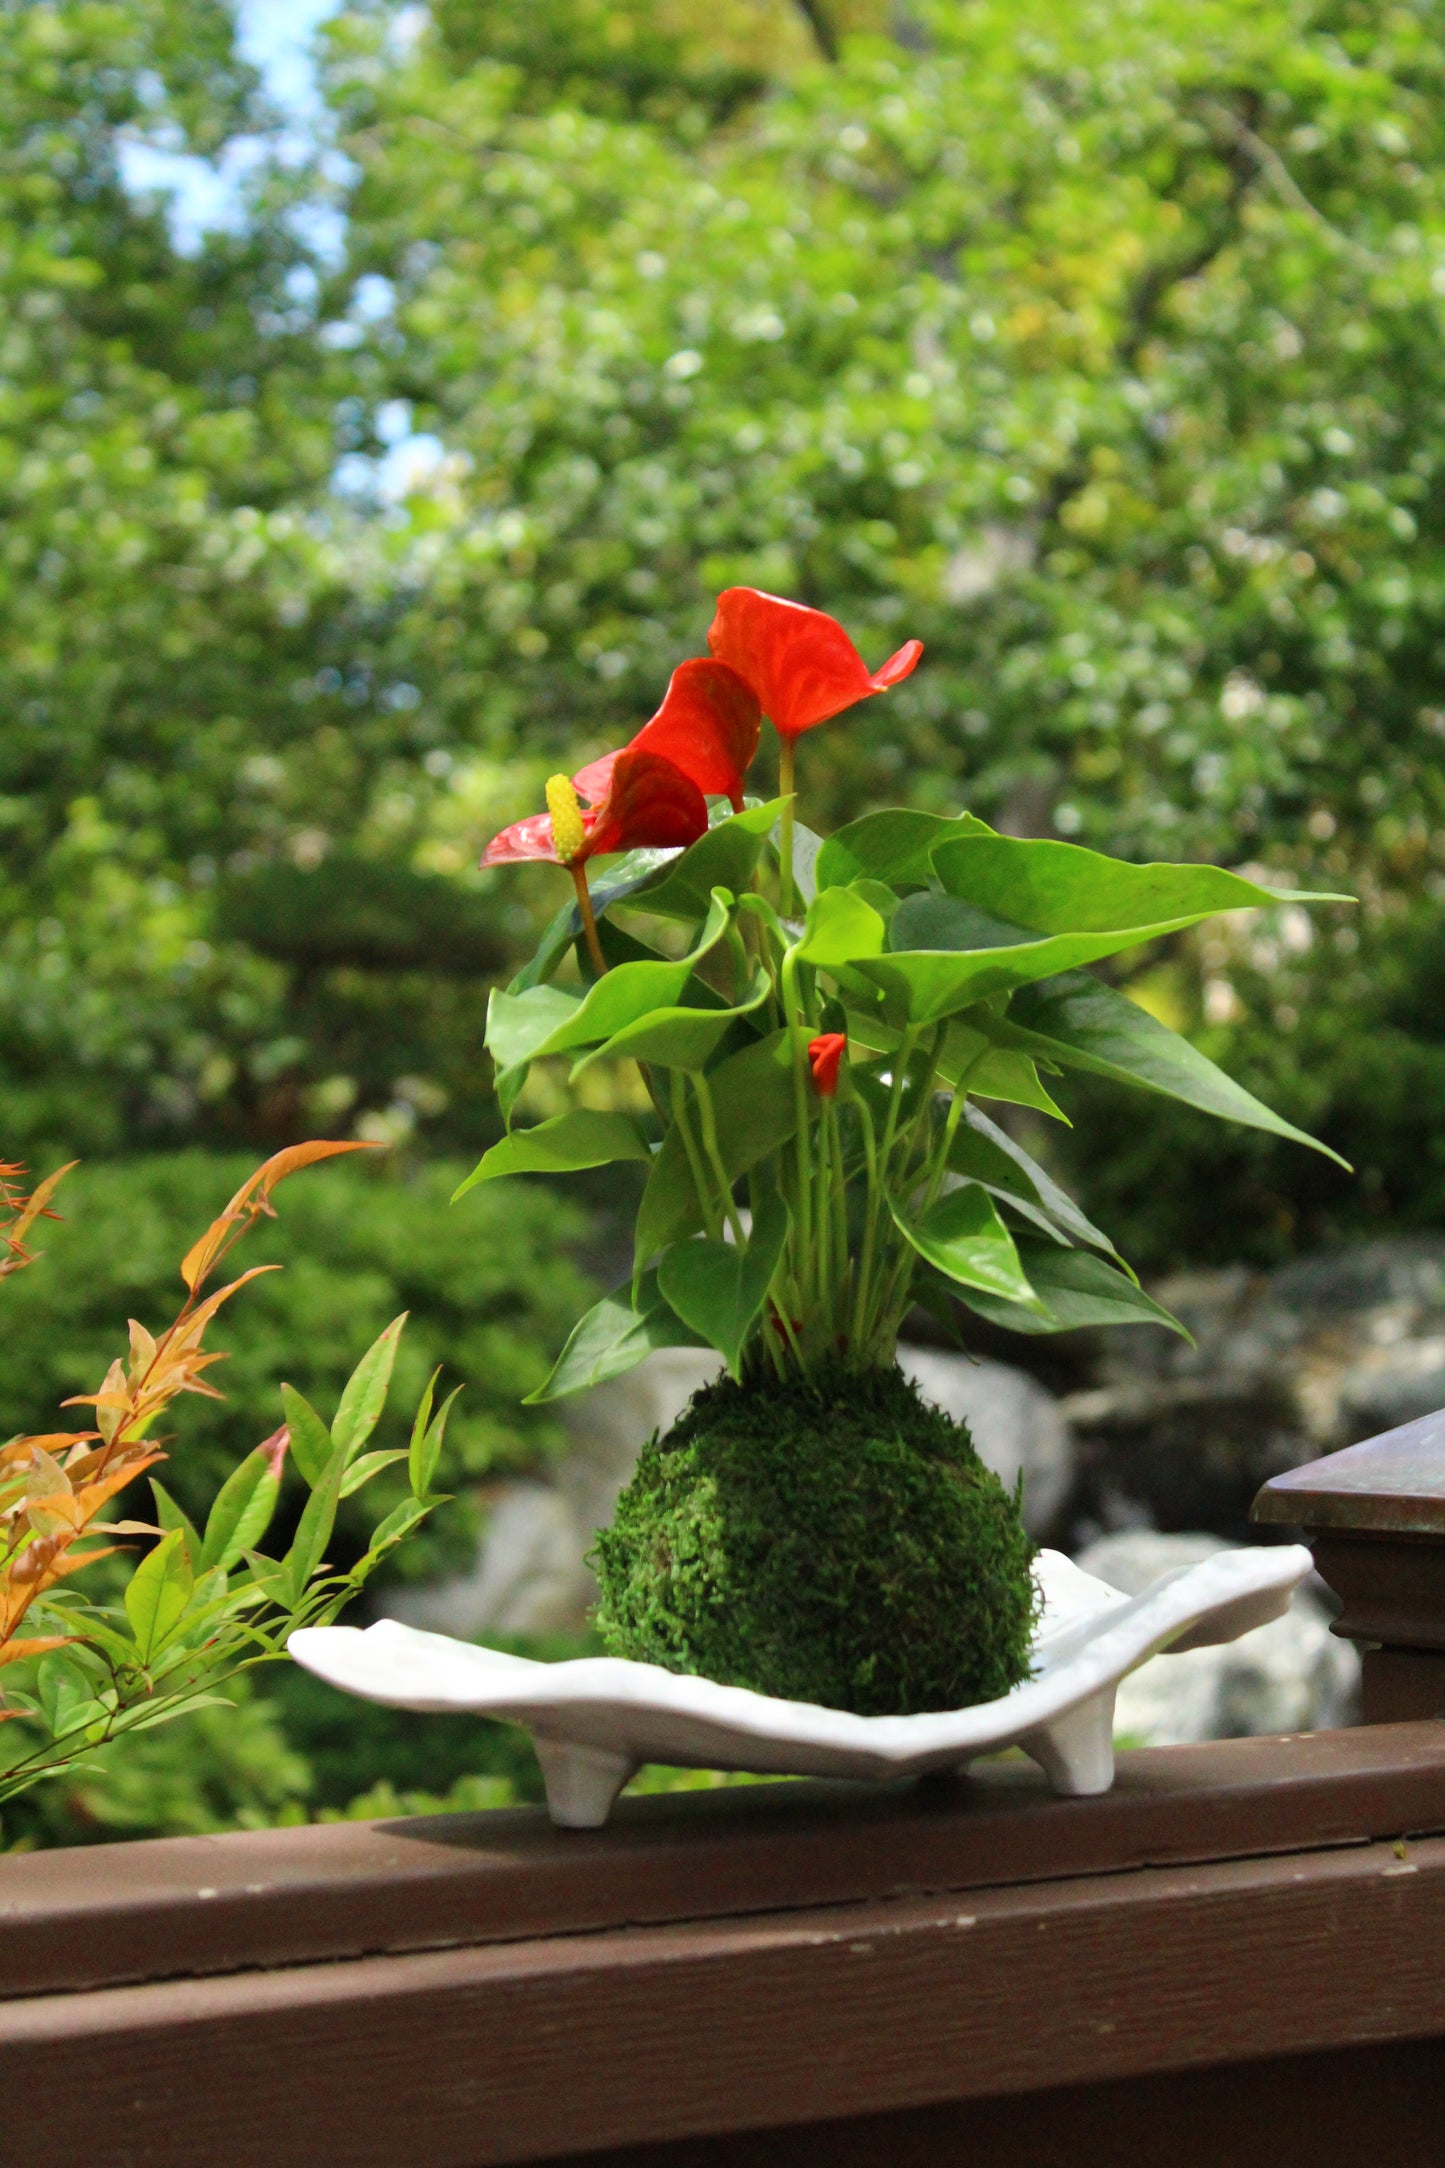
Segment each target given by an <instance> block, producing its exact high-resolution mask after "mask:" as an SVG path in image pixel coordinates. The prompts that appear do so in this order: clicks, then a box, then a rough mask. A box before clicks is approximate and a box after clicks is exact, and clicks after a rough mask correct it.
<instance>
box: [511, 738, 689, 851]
mask: <svg viewBox="0 0 1445 2168" xmlns="http://www.w3.org/2000/svg"><path fill="white" fill-rule="evenodd" d="M603 766H604V763H603V762H601V761H596V762H594V763H593V767H594V768H601V767H603ZM605 766H606V769H607V774H606V776H605V777H604V778H603V789H602V793H601V796H600V798H599V800H598V802H597V803H596V804H595V805H589V806H581V805H579V804H578V802H577V793H578V790H579V789H580V790H582V792H583V793H584V795H585V794H587V786H586V779H587V777H588V776H589V773H590V771H589V770H588V769H585V768H584V769H583V770H582V772H581V774H580V775H578V776H577V777H576V779H575V782H569V781H568V779H567V777H566V776H565V775H554V776H553V777H552V779H551V781H550V782H549V783H548V785H547V807H548V810H547V811H546V812H545V813H529V814H528V815H527V818H526V819H525V820H521V821H513V823H512V825H511V827H510V828H504V829H503V830H502V832H501V834H500V835H499V836H493V838H492V840H491V842H490V843H489V844H488V845H487V847H486V849H485V851H483V853H482V864H483V865H484V866H504V865H510V864H512V863H513V862H514V861H515V860H518V859H523V858H541V859H545V860H546V861H547V862H548V864H550V865H554V866H585V865H586V863H587V861H588V859H589V858H596V857H598V856H599V855H600V854H602V853H604V852H607V851H633V850H641V849H644V848H652V849H659V850H660V849H666V848H668V847H669V846H671V845H674V844H684V843H695V842H696V841H697V839H698V837H699V836H700V835H704V834H706V832H707V806H706V804H705V803H704V800H703V795H702V792H701V790H700V789H699V788H698V786H697V784H696V783H695V782H694V781H693V780H692V778H691V777H690V776H687V775H684V774H683V772H682V770H681V769H680V768H679V767H677V766H676V764H675V763H674V762H673V761H670V760H666V759H664V758H663V756H662V755H661V754H660V753H653V752H644V751H642V750H640V749H638V748H635V747H633V746H630V745H629V746H625V747H624V748H623V750H622V751H621V752H620V753H611V754H609V755H608V757H607V760H606V763H605Z"/></svg>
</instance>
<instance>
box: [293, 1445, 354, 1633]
mask: <svg viewBox="0 0 1445 2168" xmlns="http://www.w3.org/2000/svg"><path fill="white" fill-rule="evenodd" d="M347 1459H348V1453H347V1447H346V1445H345V1443H344V1442H338V1443H337V1445H336V1448H335V1450H334V1452H333V1453H332V1455H331V1458H330V1460H329V1461H328V1462H327V1463H326V1467H325V1469H324V1471H323V1472H322V1476H321V1480H320V1482H319V1483H318V1484H317V1485H316V1487H315V1489H314V1490H313V1491H312V1493H311V1496H310V1497H309V1498H308V1499H307V1501H306V1506H305V1510H304V1511H303V1513H302V1515H301V1519H300V1522H299V1524H298V1526H297V1529H296V1535H295V1538H294V1540H293V1542H292V1545H291V1548H290V1550H289V1551H288V1552H287V1553H286V1556H285V1558H284V1559H283V1560H282V1561H281V1568H282V1571H281V1594H280V1596H279V1597H278V1599H277V1600H278V1601H282V1602H285V1603H286V1604H288V1605H289V1607H290V1608H291V1609H292V1610H294V1609H295V1608H296V1605H297V1604H298V1603H299V1602H300V1601H301V1598H302V1596H303V1595H304V1594H305V1592H306V1585H307V1583H308V1582H309V1581H310V1579H311V1576H312V1575H313V1574H314V1573H315V1571H316V1569H317V1567H318V1566H319V1565H320V1563H321V1559H322V1555H323V1553H324V1552H325V1549H326V1546H327V1544H328V1543H329V1542H330V1541H331V1531H332V1529H333V1528H334V1527H335V1525H336V1507H337V1503H338V1501H339V1499H340V1497H341V1485H342V1483H343V1481H344V1480H345V1476H346V1466H347Z"/></svg>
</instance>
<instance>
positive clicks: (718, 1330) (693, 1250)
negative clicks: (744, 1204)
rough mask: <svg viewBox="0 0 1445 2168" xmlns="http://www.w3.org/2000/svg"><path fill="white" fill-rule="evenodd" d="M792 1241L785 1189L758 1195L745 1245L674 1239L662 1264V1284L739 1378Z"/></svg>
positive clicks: (659, 1278) (684, 1316) (689, 1322)
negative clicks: (749, 1343) (751, 1337)
mask: <svg viewBox="0 0 1445 2168" xmlns="http://www.w3.org/2000/svg"><path fill="white" fill-rule="evenodd" d="M787 1239H788V1208H787V1205H786V1204H785V1203H784V1201H783V1198H782V1195H781V1193H780V1192H779V1191H778V1190H776V1189H768V1190H767V1191H765V1192H764V1194H763V1195H762V1197H760V1199H759V1206H758V1211H757V1214H756V1216H755V1218H754V1220H753V1231H752V1234H751V1236H750V1237H749V1239H748V1242H747V1244H746V1247H744V1248H742V1249H739V1248H738V1246H737V1245H736V1243H732V1242H710V1241H706V1240H698V1241H692V1242H675V1243H674V1244H673V1246H672V1248H671V1249H670V1250H667V1251H666V1252H664V1254H663V1257H662V1260H661V1262H660V1263H659V1265H658V1268H657V1284H658V1287H659V1288H660V1289H661V1291H662V1293H663V1295H664V1296H665V1297H666V1299H667V1301H668V1302H669V1303H670V1304H671V1305H672V1308H673V1309H674V1310H675V1311H676V1313H677V1315H678V1316H679V1317H680V1318H681V1319H682V1321H683V1323H684V1324H685V1325H690V1326H691V1327H692V1329H693V1331H694V1332H697V1333H700V1334H701V1336H702V1338H703V1339H704V1340H705V1341H706V1343H707V1345H708V1346H709V1347H715V1348H716V1349H717V1351H718V1353H719V1354H720V1355H721V1356H722V1358H723V1360H724V1361H725V1362H726V1364H727V1366H728V1368H729V1370H731V1372H732V1374H733V1376H734V1377H737V1376H738V1375H739V1372H740V1364H741V1360H742V1352H743V1348H744V1346H745V1345H746V1342H747V1339H748V1335H749V1334H750V1333H751V1331H752V1329H753V1326H754V1325H755V1324H756V1323H757V1320H758V1316H759V1314H760V1312H761V1310H762V1307H763V1304H764V1302H765V1301H766V1300H767V1294H768V1289H769V1288H770V1287H771V1286H772V1284H773V1275H774V1274H775V1273H776V1271H777V1269H778V1264H779V1261H780V1260H781V1258H782V1254H783V1246H784V1244H785V1243H786V1241H787Z"/></svg>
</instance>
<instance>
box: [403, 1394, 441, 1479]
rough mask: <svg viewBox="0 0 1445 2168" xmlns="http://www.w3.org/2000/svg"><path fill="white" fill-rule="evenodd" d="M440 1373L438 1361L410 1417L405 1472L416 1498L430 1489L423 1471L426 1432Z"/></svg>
mask: <svg viewBox="0 0 1445 2168" xmlns="http://www.w3.org/2000/svg"><path fill="white" fill-rule="evenodd" d="M441 1374H442V1366H441V1364H440V1363H438V1364H437V1366H436V1368H435V1370H433V1372H432V1374H431V1376H430V1377H429V1378H428V1379H427V1381H426V1391H425V1392H424V1393H423V1394H422V1396H421V1399H420V1400H419V1401H418V1402H417V1406H416V1414H415V1415H414V1416H413V1418H412V1425H411V1438H410V1441H409V1443H408V1446H407V1474H408V1480H409V1481H410V1483H411V1487H412V1490H413V1492H414V1493H415V1495H416V1496H417V1497H418V1498H425V1496H426V1494H427V1492H428V1491H429V1490H430V1489H431V1481H430V1478H429V1477H427V1476H426V1475H425V1474H424V1472H423V1471H424V1468H425V1456H426V1434H427V1428H428V1425H429V1424H430V1422H431V1411H432V1403H433V1401H434V1400H435V1398H436V1389H437V1379H438V1378H439V1377H440V1376H441Z"/></svg>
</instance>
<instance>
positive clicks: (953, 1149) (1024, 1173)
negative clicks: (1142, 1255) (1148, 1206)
mask: <svg viewBox="0 0 1445 2168" xmlns="http://www.w3.org/2000/svg"><path fill="white" fill-rule="evenodd" d="M948 1164H949V1167H950V1169H951V1170H952V1172H953V1173H955V1174H962V1175H967V1176H968V1177H969V1179H970V1180H971V1181H974V1182H979V1183H982V1185H983V1187H984V1188H985V1189H988V1190H990V1191H992V1192H993V1194H994V1195H995V1196H1004V1197H1007V1198H1009V1199H1011V1200H1012V1201H1013V1202H1014V1203H1015V1204H1017V1205H1019V1206H1020V1207H1021V1208H1022V1209H1024V1210H1025V1211H1026V1212H1030V1213H1032V1212H1034V1211H1038V1212H1041V1213H1042V1214H1043V1215H1044V1216H1045V1217H1046V1218H1047V1219H1048V1220H1049V1221H1050V1222H1052V1223H1053V1225H1054V1226H1056V1227H1058V1228H1059V1229H1060V1230H1061V1231H1062V1232H1063V1233H1064V1234H1065V1235H1066V1236H1067V1237H1068V1239H1069V1240H1070V1241H1071V1242H1082V1243H1084V1244H1086V1245H1087V1246H1088V1247H1090V1248H1092V1249H1096V1250H1107V1251H1108V1252H1109V1254H1110V1255H1111V1256H1113V1257H1117V1256H1118V1254H1119V1253H1118V1251H1117V1250H1116V1249H1115V1248H1114V1245H1113V1243H1112V1242H1111V1241H1110V1240H1109V1237H1108V1236H1107V1235H1106V1234H1104V1233H1102V1232H1101V1231H1100V1229H1099V1228H1097V1227H1096V1226H1095V1225H1094V1223H1093V1221H1092V1220H1091V1219H1089V1218H1088V1217H1087V1216H1086V1215H1085V1214H1084V1213H1083V1212H1081V1211H1080V1209H1079V1207H1078V1206H1077V1205H1076V1204H1075V1202H1074V1200H1073V1198H1072V1197H1071V1196H1069V1194H1068V1192H1067V1191H1066V1190H1063V1189H1061V1188H1060V1187H1059V1185H1058V1183H1057V1182H1056V1181H1055V1180H1054V1178H1053V1176H1052V1175H1051V1174H1049V1173H1048V1172H1047V1171H1046V1169H1044V1168H1043V1167H1041V1166H1040V1165H1039V1164H1038V1161H1037V1160H1035V1159H1032V1158H1031V1157H1030V1156H1029V1154H1028V1153H1027V1152H1026V1151H1025V1150H1024V1148H1023V1146H1022V1145H1021V1144H1017V1143H1015V1141H1014V1139H1013V1138H1012V1137H1011V1136H1010V1135H1009V1133H1008V1131H1007V1130H1006V1129H1001V1128H1000V1127H999V1125H998V1123H997V1122H991V1121H990V1120H989V1118H988V1116H987V1115H986V1114H985V1113H984V1112H983V1110H982V1109H981V1108H980V1107H974V1106H968V1107H965V1108H964V1111H963V1119H962V1121H961V1122H960V1123H959V1126H958V1129H957V1131H956V1132H955V1135H954V1139H953V1143H952V1145H951V1146H950V1148H949V1154H948Z"/></svg>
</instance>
